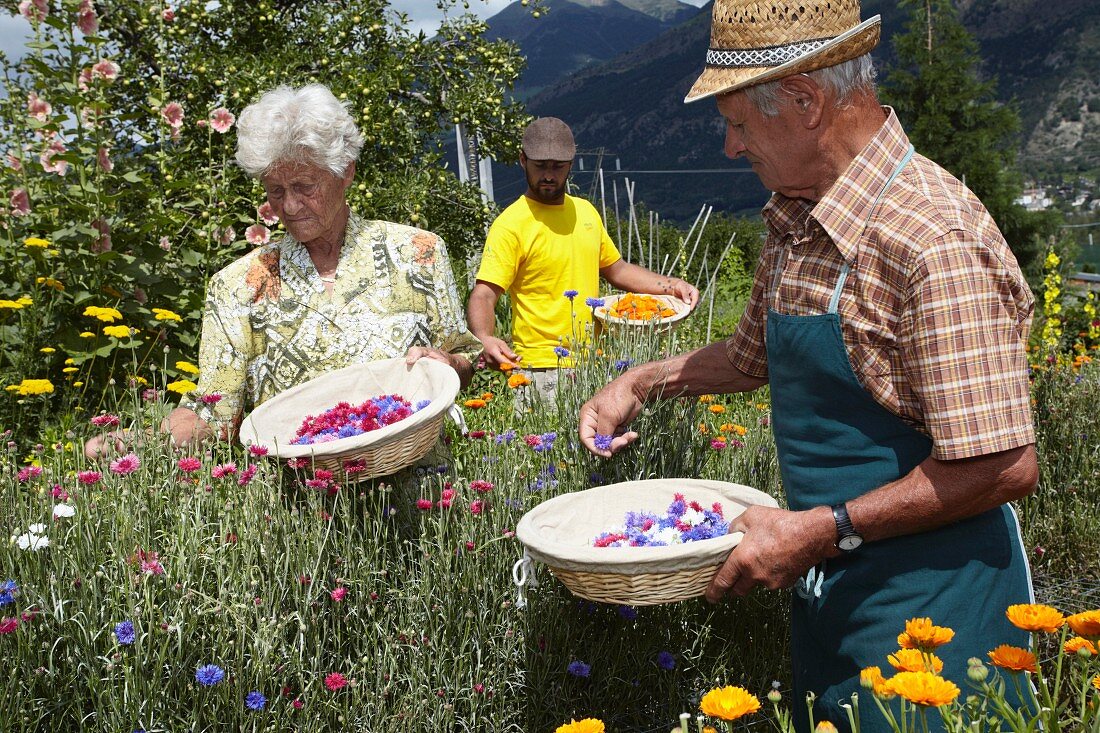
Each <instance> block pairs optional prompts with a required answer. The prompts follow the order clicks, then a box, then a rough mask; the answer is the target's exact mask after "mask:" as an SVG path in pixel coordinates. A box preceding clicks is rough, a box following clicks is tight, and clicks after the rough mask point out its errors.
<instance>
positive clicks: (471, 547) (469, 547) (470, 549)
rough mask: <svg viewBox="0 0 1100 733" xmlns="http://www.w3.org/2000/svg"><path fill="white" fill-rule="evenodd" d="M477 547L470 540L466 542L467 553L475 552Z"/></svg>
mask: <svg viewBox="0 0 1100 733" xmlns="http://www.w3.org/2000/svg"><path fill="white" fill-rule="evenodd" d="M475 547H477V545H475V544H474V543H473V542H471V541H470V540H466V552H473V551H474V548H475Z"/></svg>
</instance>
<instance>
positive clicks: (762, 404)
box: [756, 402, 768, 410]
mask: <svg viewBox="0 0 1100 733" xmlns="http://www.w3.org/2000/svg"><path fill="white" fill-rule="evenodd" d="M756 409H757V410H766V409H768V403H767V402H757V403H756Z"/></svg>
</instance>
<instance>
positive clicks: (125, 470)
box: [111, 453, 141, 476]
mask: <svg viewBox="0 0 1100 733" xmlns="http://www.w3.org/2000/svg"><path fill="white" fill-rule="evenodd" d="M139 468H141V459H140V458H138V457H137V456H136V455H134V454H133V453H127V454H126V455H124V456H122V457H121V458H116V459H115V460H113V461H111V473H117V474H119V475H121V476H125V475H127V474H130V473H133V472H134V471H136V470H138V469H139Z"/></svg>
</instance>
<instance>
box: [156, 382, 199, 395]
mask: <svg viewBox="0 0 1100 733" xmlns="http://www.w3.org/2000/svg"><path fill="white" fill-rule="evenodd" d="M198 386H199V385H197V384H195V383H194V382H192V381H191V380H189V379H180V380H178V381H175V382H169V383H168V384H167V385H166V386H165V387H164V388H165V389H166V390H168V391H169V392H178V393H179V394H187V393H188V392H194V391H195V390H196V389H198Z"/></svg>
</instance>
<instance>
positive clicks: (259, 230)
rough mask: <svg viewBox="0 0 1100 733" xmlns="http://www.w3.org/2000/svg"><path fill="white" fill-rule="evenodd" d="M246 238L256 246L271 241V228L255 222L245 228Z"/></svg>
mask: <svg viewBox="0 0 1100 733" xmlns="http://www.w3.org/2000/svg"><path fill="white" fill-rule="evenodd" d="M244 238H245V240H246V241H247V242H248V243H249V244H251V245H252V246H254V247H258V246H259V245H261V244H267V243H268V242H269V241H271V230H270V229H268V228H267V227H265V226H264V225H263V224H253V225H252V226H250V227H249V228H248V229H245V230H244Z"/></svg>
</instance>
